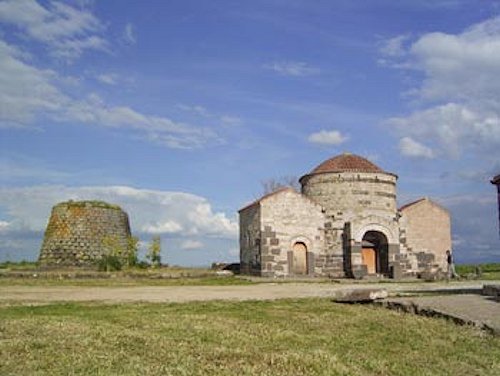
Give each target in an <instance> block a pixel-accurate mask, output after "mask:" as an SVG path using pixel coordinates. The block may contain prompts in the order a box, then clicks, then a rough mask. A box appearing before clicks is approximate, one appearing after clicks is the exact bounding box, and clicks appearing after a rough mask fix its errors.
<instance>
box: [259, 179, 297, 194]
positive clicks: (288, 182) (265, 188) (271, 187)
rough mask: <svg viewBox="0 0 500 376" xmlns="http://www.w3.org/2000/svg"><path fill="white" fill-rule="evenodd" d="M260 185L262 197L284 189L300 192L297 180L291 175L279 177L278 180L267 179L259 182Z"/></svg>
mask: <svg viewBox="0 0 500 376" xmlns="http://www.w3.org/2000/svg"><path fill="white" fill-rule="evenodd" d="M261 184H262V194H264V195H267V194H269V193H273V192H276V191H278V190H280V189H282V188H286V187H290V188H293V189H294V190H295V191H297V192H300V183H299V179H298V178H297V177H296V176H293V175H286V176H281V177H279V178H269V179H266V180H263V181H261Z"/></svg>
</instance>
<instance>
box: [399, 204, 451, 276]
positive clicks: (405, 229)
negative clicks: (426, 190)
mask: <svg viewBox="0 0 500 376" xmlns="http://www.w3.org/2000/svg"><path fill="white" fill-rule="evenodd" d="M399 222H400V226H401V236H400V241H401V244H402V248H403V249H404V250H405V251H406V252H407V253H409V254H412V255H415V257H416V259H417V262H418V265H417V268H418V269H419V270H423V269H424V268H429V267H435V268H437V267H441V268H444V270H446V269H445V268H446V260H445V253H446V250H447V249H451V225H450V214H449V213H448V211H447V210H446V209H444V208H442V207H441V206H439V205H438V204H436V203H434V202H432V201H431V200H429V199H427V198H425V199H422V200H420V201H417V202H415V203H413V204H410V205H408V206H406V207H403V208H402V209H401V218H400V220H399Z"/></svg>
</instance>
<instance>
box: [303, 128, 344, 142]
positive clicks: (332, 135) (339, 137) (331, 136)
mask: <svg viewBox="0 0 500 376" xmlns="http://www.w3.org/2000/svg"><path fill="white" fill-rule="evenodd" d="M307 139H308V141H309V142H312V143H313V144H319V145H340V144H342V143H344V142H345V141H347V139H348V137H347V136H345V135H343V134H342V133H340V132H339V131H336V130H333V131H326V130H321V131H319V132H316V133H312V134H310V135H309V137H308V138H307Z"/></svg>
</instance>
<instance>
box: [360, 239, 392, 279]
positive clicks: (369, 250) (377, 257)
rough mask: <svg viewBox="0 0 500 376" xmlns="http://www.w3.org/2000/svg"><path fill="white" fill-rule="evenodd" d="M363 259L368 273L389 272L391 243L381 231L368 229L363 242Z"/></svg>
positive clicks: (384, 273)
mask: <svg viewBox="0 0 500 376" xmlns="http://www.w3.org/2000/svg"><path fill="white" fill-rule="evenodd" d="M361 260H362V264H363V265H365V266H366V268H367V272H368V274H383V275H387V274H389V244H388V241H387V237H386V236H385V235H384V234H383V233H382V232H379V231H367V232H366V233H365V234H364V235H363V239H362V242H361Z"/></svg>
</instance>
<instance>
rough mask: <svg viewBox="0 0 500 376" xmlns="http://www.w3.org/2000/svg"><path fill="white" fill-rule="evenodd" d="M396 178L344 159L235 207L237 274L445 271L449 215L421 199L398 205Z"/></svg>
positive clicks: (364, 162)
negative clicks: (298, 186) (237, 218)
mask: <svg viewBox="0 0 500 376" xmlns="http://www.w3.org/2000/svg"><path fill="white" fill-rule="evenodd" d="M397 179H398V177H397V176H396V175H395V174H392V173H390V172H386V171H384V170H382V169H381V168H379V167H378V166H376V165H375V164H373V163H372V162H370V161H369V160H367V159H365V158H363V157H360V156H357V155H353V154H348V153H345V154H342V155H339V156H336V157H333V158H331V159H328V160H326V161H325V162H323V163H321V164H320V165H319V166H317V167H316V168H315V169H313V170H312V171H311V172H310V173H308V174H306V175H304V176H302V177H301V178H300V180H299V181H300V184H301V186H302V189H301V193H298V192H296V191H295V190H293V189H292V188H284V189H281V190H278V191H276V192H273V193H271V194H269V195H266V196H263V197H261V198H260V199H259V200H257V201H254V202H253V203H251V204H250V205H247V206H245V207H244V208H242V209H240V211H239V216H240V268H241V272H242V273H244V274H254V275H261V276H265V277H284V276H328V277H333V278H343V277H347V278H363V277H365V276H370V275H374V276H375V275H376V276H387V277H392V278H401V277H404V276H405V275H416V274H418V273H419V272H422V271H431V272H432V271H437V270H439V269H440V268H441V269H443V268H444V261H445V260H444V254H445V252H446V250H447V249H451V229H450V216H449V213H448V211H447V210H446V209H444V208H442V207H441V206H440V205H438V204H436V203H434V202H433V201H431V200H429V199H427V198H423V199H421V200H418V201H415V202H413V203H410V204H408V205H405V206H403V207H402V208H399V209H398V207H397V204H396V183H397Z"/></svg>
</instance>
